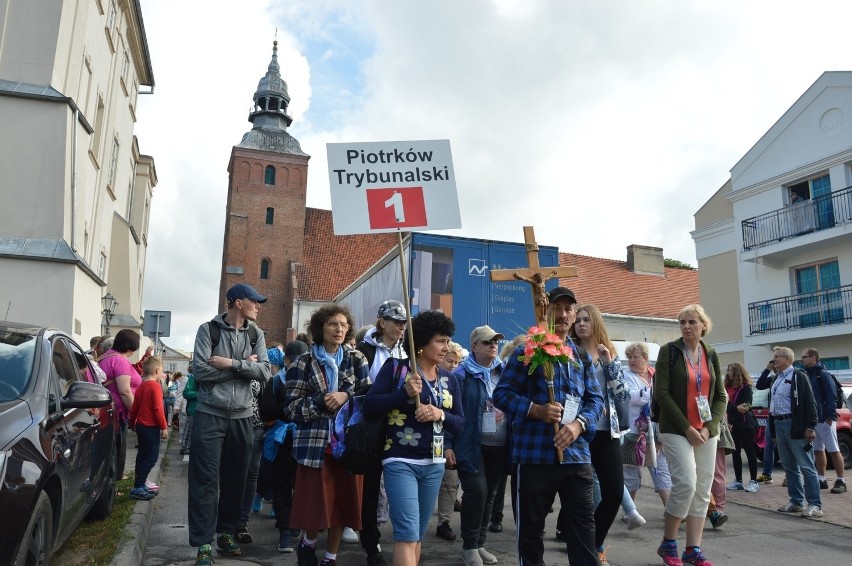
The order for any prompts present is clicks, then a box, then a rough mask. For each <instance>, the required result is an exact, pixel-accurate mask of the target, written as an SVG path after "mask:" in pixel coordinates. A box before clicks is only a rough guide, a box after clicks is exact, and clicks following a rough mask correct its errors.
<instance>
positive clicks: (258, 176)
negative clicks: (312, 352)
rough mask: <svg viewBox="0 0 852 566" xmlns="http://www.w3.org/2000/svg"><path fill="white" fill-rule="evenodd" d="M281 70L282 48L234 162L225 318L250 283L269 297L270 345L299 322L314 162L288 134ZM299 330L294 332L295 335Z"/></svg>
mask: <svg viewBox="0 0 852 566" xmlns="http://www.w3.org/2000/svg"><path fill="white" fill-rule="evenodd" d="M280 71H281V68H280V67H279V65H278V42H277V41H275V42H273V44H272V61H270V63H269V68H268V69H267V71H266V74H265V75H264V76H263V77H262V78H261V79H260V82H259V83H258V85H257V91H255V93H254V108H253V110H252V111H251V113H250V114H249V117H248V119H249V122H251V123H252V129H251V131H249V132H247V133H246V134H245V135H244V136H243V139H242V141H241V142H240V143H239V144H238V145H236V146H234V147H233V149H232V150H231V160H230V162H229V163H228V176H229V180H228V204H227V210H226V218H225V243H224V246H223V249H222V276H221V279H220V284H219V312H222V311H223V310H225V309H226V301H225V292H226V291H227V290H228V288H229V287H231V286H232V285H234V284H235V283H248V284H249V285H252V286H254V287H255V288H256V289H257V290H258V291H259V292H260V293H261V294H263V295H266V296H267V297H268V300H267V302H266V303H265V304H264V305H262V306H261V309H260V315H259V317H258V320H257V322H258V325H259V326H260V327H261V328H262V329H263V330H265V331H266V333H267V335H266V342H267V344H268V343H269V342H275V341H278V342H282V343H283V342H285V341H286V339H287V336H288V333H287V330H288V328H289V326H290V325H291V324H292V316H293V302H294V298H295V297H294V292H295V289H294V282H295V271H296V265H297V264H299V263H301V262H302V255H303V253H304V252H303V248H304V237H305V236H304V234H305V195H306V190H307V181H308V160H309V159H310V156H309V155H308V154H306V153H305V152H303V151H302V148H301V146H300V145H299V141H298V140H297V139H296V138H294V137H293V136H291V135H290V134H288V133H287V127H288V126H289V125H290V124H291V123H292V122H293V119H292V118H291V117H290V116H288V115H287V106H288V105H289V104H290V95H289V94H288V93H287V83H286V82H284V80H283V79H282V78H281V72H280ZM292 334H293V332H292V330H291V332H290V335H292Z"/></svg>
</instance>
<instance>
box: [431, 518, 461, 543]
mask: <svg viewBox="0 0 852 566" xmlns="http://www.w3.org/2000/svg"><path fill="white" fill-rule="evenodd" d="M435 536H436V537H439V538H442V539H444V540H448V541H450V542H453V541H454V540H456V533H454V532H453V528H452V527H451V526H450V524H449V523H448V522H446V521H444V522H443V523H438V528H437V529H436V530H435Z"/></svg>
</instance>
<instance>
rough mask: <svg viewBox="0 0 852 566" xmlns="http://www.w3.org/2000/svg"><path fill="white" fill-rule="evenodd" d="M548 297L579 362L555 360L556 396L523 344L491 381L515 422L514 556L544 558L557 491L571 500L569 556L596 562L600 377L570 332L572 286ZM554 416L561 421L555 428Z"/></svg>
mask: <svg viewBox="0 0 852 566" xmlns="http://www.w3.org/2000/svg"><path fill="white" fill-rule="evenodd" d="M547 300H548V303H549V304H548V306H547V310H546V318H547V320H550V321H552V323H553V325H554V332H555V334H557V335H558V336H559V337H560V338H562V340H563V341H565V342H566V343H567V344H568V345H569V346H570V347H571V350H572V352H573V357H574V359H575V360H577V362H578V364H579V366H577V367H575V366H573V365H571V364H569V363H561V362H557V363H555V364H554V367H553V370H554V371H553V385H554V393H555V398H556V402H555V403H550V402H549V397H548V388H547V385H546V382H545V377H544V372H543V369H542V367H539V368H537V369H536V370H535V372H533V373H532V375H528V371H527V370H528V367H527V366H525V365H524V364H523V362H522V361H521V360H519V356H522V355H523V353H524V347H523V345H521V346H519V347H518V348H517V349H515V351H514V352H513V353H512V354H511V356H509V359H508V361H507V363H506V367H505V369H504V370H503V376H502V378H501V380H500V383H499V384H498V385H497V387H496V388H495V389H494V405H495V406H496V407H497V408H499V409H500V410H502V411H504V412H505V413H506V415H507V418H509V419H511V420H512V423H513V429H512V430H513V435H514V436H513V440H514V443H513V447H512V465H513V466H514V470H513V472H514V474H515V482H516V485H517V487H516V489H515V493H514V494H513V497H515V502H516V506H517V507H516V508H517V513H518V521H517V528H518V557H519V559H520V560H519V562H520V564H521V566H541V565H543V564H544V561H543V560H544V543H543V542H542V540H541V532H542V529H543V528H544V520H545V517H546V516H547V513H548V510H549V509H550V507H551V505H552V504H553V500H554V498H555V496H556V494H557V493H558V494H559V497H560V500H561V501H562V502H563V504H565V505H570V507H568V510H569V512H568V515H569V517H568V521H567V524H566V525H565V529H564V531H563V532H564V535H565V537H566V542H567V544H566V546H567V550H568V560H569V562H570V564H571V565H572V566H586V565H588V566H598V564H599V562H598V555H597V551H596V549H595V519H594V504H593V502H592V464H591V454H590V452H589V441H591V439H592V438H593V437H594V434H595V425H596V423H597V422H598V419H599V418H600V416H601V413H602V412H603V408H604V401H603V396H602V395H601V389H600V386H599V384H598V380H597V379H596V378H595V376H594V373H593V372H592V371H591V368H590V367H589V366H588V365H586V364H584V363H583V361H582V358H581V356H580V355H579V352H578V350H577V346H576V345H575V344H574V342H573V341H572V340H571V338H569V337H568V332H569V330H570V328H571V326H572V325H573V324H574V319H575V318H576V315H577V313H576V306H577V299H576V298H575V297H574V293H573V292H572V291H571V290H570V289H567V288H565V287H556V288H555V289H553V290H552V291H550V293H549V294H548V295H547ZM554 423H559V430H558V432H557V433H556V434H555V435H554ZM554 447H555V449H556V450H554ZM557 451H559V453H561V454H562V459H561V461H558V460H557ZM568 502H570V504H569V503H568Z"/></svg>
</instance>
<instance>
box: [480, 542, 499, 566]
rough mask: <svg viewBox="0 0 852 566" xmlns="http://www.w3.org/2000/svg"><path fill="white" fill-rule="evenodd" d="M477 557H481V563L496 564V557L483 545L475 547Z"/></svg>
mask: <svg viewBox="0 0 852 566" xmlns="http://www.w3.org/2000/svg"><path fill="white" fill-rule="evenodd" d="M477 550H478V551H479V557H480V558H482V563H483V564H497V557H496V556H494V555H493V554H491V553H490V552H488V551H487V550H485V549H484V548H483V547H481V546H480V547H479V548H477Z"/></svg>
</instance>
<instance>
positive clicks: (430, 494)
mask: <svg viewBox="0 0 852 566" xmlns="http://www.w3.org/2000/svg"><path fill="white" fill-rule="evenodd" d="M384 474H385V491H387V494H388V504H389V505H390V519H391V523H392V524H393V540H395V541H398V542H418V541H420V540H422V539H423V535H425V534H426V530H427V529H428V528H429V519H431V518H432V510H433V509H434V508H435V502H436V501H437V500H438V491H439V490H440V489H441V478H443V477H444V464H424V465H417V464H409V463H408V462H387V463H386V464H385V465H384Z"/></svg>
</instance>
